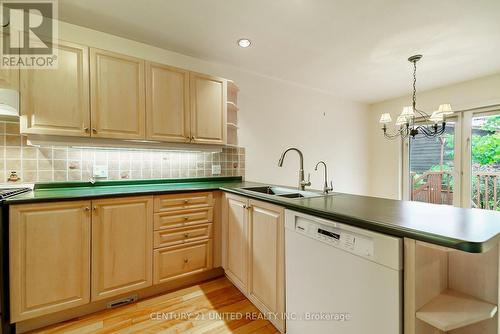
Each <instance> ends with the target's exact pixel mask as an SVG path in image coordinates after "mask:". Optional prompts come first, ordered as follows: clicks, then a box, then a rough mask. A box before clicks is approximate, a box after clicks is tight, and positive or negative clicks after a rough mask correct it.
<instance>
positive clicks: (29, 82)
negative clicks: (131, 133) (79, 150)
mask: <svg viewBox="0 0 500 334" xmlns="http://www.w3.org/2000/svg"><path fill="white" fill-rule="evenodd" d="M54 47H55V48H57V49H58V52H59V55H58V68H57V69H55V70H38V69H31V70H23V71H21V119H20V125H21V133H33V134H47V135H61V136H80V137H89V136H90V97H89V59H88V57H89V55H88V48H87V47H86V46H81V45H77V44H74V43H67V42H59V43H58V45H54Z"/></svg>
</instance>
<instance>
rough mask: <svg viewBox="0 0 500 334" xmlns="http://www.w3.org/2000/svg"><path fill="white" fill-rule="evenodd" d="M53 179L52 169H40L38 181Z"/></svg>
mask: <svg viewBox="0 0 500 334" xmlns="http://www.w3.org/2000/svg"><path fill="white" fill-rule="evenodd" d="M51 181H53V179H52V171H51V170H39V171H38V182H51Z"/></svg>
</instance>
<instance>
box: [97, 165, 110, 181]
mask: <svg viewBox="0 0 500 334" xmlns="http://www.w3.org/2000/svg"><path fill="white" fill-rule="evenodd" d="M94 177H97V178H106V177H108V166H106V165H95V166H94Z"/></svg>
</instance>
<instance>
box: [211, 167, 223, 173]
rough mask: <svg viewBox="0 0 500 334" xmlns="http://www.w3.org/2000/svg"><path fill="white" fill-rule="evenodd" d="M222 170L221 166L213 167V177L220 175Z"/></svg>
mask: <svg viewBox="0 0 500 334" xmlns="http://www.w3.org/2000/svg"><path fill="white" fill-rule="evenodd" d="M220 173H221V168H220V165H212V175H220Z"/></svg>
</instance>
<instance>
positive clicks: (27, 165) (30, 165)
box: [23, 159, 38, 171]
mask: <svg viewBox="0 0 500 334" xmlns="http://www.w3.org/2000/svg"><path fill="white" fill-rule="evenodd" d="M23 169H24V170H34V171H36V170H37V169H38V161H37V160H25V159H23Z"/></svg>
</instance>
